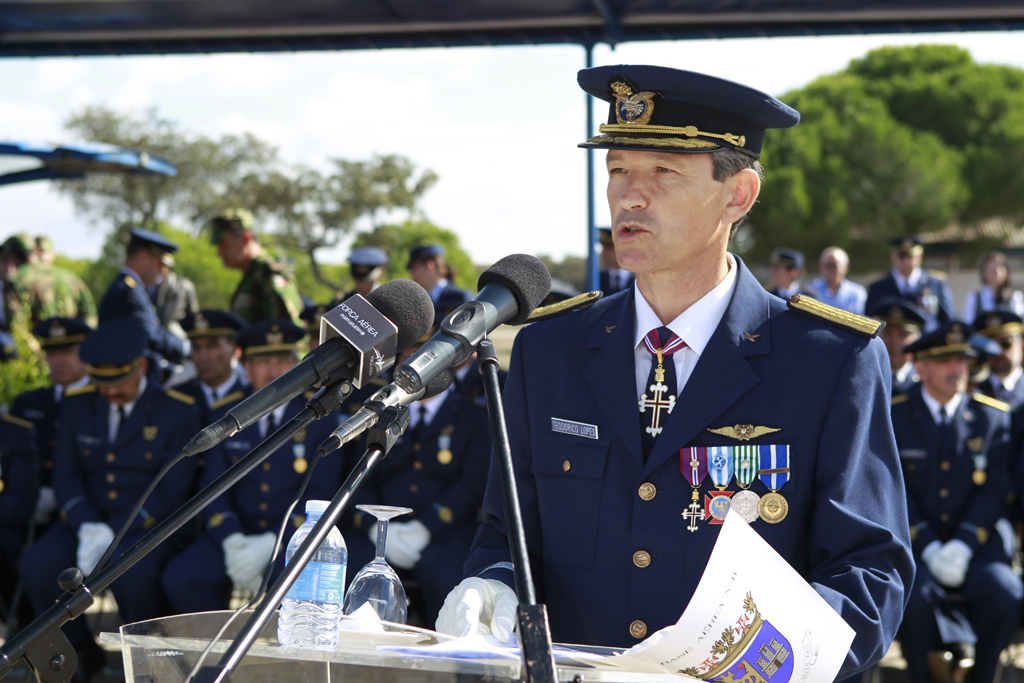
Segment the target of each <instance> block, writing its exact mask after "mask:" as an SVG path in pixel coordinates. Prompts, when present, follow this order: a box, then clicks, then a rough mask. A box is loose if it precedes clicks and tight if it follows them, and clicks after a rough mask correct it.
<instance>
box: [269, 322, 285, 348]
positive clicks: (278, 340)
mask: <svg viewBox="0 0 1024 683" xmlns="http://www.w3.org/2000/svg"><path fill="white" fill-rule="evenodd" d="M283 343H284V332H281V329H280V328H279V327H278V326H277V325H274V326H273V327H271V328H270V332H267V344H283Z"/></svg>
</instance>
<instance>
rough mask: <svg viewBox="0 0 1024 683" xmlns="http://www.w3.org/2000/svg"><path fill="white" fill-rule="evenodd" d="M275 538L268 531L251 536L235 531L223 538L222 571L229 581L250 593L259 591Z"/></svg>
mask: <svg viewBox="0 0 1024 683" xmlns="http://www.w3.org/2000/svg"><path fill="white" fill-rule="evenodd" d="M276 538H277V537H276V536H275V535H274V534H273V532H270V531H268V532H266V533H264V534H255V535H252V536H246V535H245V534H242V533H240V532H237V531H236V532H235V533H233V534H231V535H230V536H228V537H227V538H225V539H224V542H223V543H221V547H222V548H223V549H224V570H225V571H226V572H227V575H228V576H229V577H230V578H231V580H232V581H233V582H234V583H236V584H238V585H239V586H241V587H242V588H243V589H245V590H247V591H249V592H250V593H255V592H256V591H257V590H259V587H260V583H262V582H263V572H265V571H266V569H267V563H269V562H270V555H271V553H273V552H274V542H275V541H276Z"/></svg>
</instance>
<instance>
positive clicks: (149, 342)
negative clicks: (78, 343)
mask: <svg viewBox="0 0 1024 683" xmlns="http://www.w3.org/2000/svg"><path fill="white" fill-rule="evenodd" d="M129 234H130V235H131V238H130V239H129V241H128V249H127V255H126V256H125V262H124V266H123V267H122V268H121V271H120V272H119V273H118V274H117V277H116V278H114V281H113V282H111V283H110V286H109V287H107V291H106V292H105V293H104V294H103V298H102V299H100V306H99V320H100V322H101V323H104V322H109V321H111V320H115V319H117V318H131V319H132V320H135V321H136V322H137V323H138V324H139V325H140V326H141V327H142V329H143V330H144V331H145V333H146V348H147V349H148V351H149V353H148V356H149V361H150V363H151V364H152V367H150V368H149V372H150V377H152V378H156V379H157V380H160V379H162V377H163V375H164V374H165V373H167V372H169V371H170V370H171V367H170V366H173V365H177V364H179V363H181V362H183V361H184V360H185V358H187V357H188V354H189V344H188V342H187V341H184V340H182V339H181V338H179V337H177V336H175V335H174V334H172V333H171V331H170V330H168V329H167V328H166V327H164V326H163V325H161V324H160V319H159V318H158V317H157V314H156V309H155V308H154V307H153V302H152V301H150V299H149V294H147V292H146V288H147V287H149V286H150V285H152V284H154V283H155V282H156V278H157V276H158V275H159V274H160V272H161V271H162V270H163V267H164V266H163V262H164V259H165V257H166V256H167V255H168V254H173V253H174V252H176V251H177V250H178V245H177V244H175V243H174V242H172V241H170V240H169V239H167V238H166V237H164V236H163V235H161V234H160V233H156V232H152V231H151V230H143V229H142V228H132V229H131V230H130V231H129ZM157 365H159V366H160V367H159V368H158V367H156V366H157Z"/></svg>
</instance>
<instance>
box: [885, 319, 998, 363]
mask: <svg viewBox="0 0 1024 683" xmlns="http://www.w3.org/2000/svg"><path fill="white" fill-rule="evenodd" d="M972 333H973V330H971V327H970V325H968V324H967V323H964V322H961V321H959V320H948V321H946V322H945V323H943V324H942V325H940V326H939V328H938V329H937V330H933V331H931V332H929V333H928V334H926V335H924V336H923V337H921V338H920V339H918V340H917V341H915V342H914V343H913V344H908V345H907V346H904V347H903V352H904V353H912V354H914V360H923V359H926V358H942V357H946V356H967V357H969V358H977V357H978V356H979V355H981V352H980V351H979V350H978V348H977V346H976V343H977V341H976V340H972ZM972 342H973V343H972Z"/></svg>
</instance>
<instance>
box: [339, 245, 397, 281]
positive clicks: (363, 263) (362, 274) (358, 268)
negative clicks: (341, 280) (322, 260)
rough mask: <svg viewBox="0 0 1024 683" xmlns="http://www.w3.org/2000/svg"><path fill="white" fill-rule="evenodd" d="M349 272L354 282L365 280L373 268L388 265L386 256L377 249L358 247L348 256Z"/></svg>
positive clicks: (382, 251) (381, 250)
mask: <svg viewBox="0 0 1024 683" xmlns="http://www.w3.org/2000/svg"><path fill="white" fill-rule="evenodd" d="M348 262H349V271H350V272H351V273H352V277H353V278H355V279H356V280H365V279H366V278H368V277H370V274H371V273H372V272H373V271H374V269H375V268H380V267H381V266H386V265H387V264H388V255H387V254H386V253H385V252H384V250H383V249H379V248H378V247H359V248H358V249H354V250H352V253H351V254H349V255H348Z"/></svg>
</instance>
